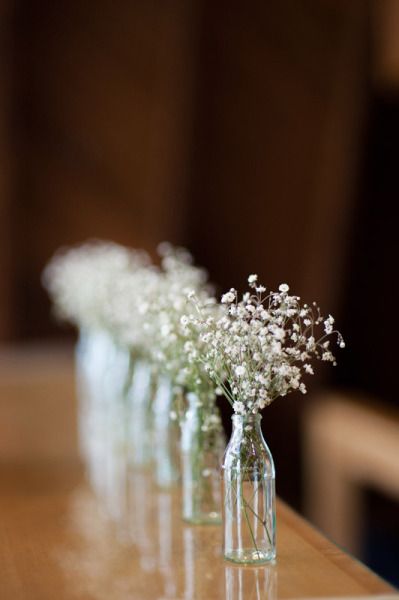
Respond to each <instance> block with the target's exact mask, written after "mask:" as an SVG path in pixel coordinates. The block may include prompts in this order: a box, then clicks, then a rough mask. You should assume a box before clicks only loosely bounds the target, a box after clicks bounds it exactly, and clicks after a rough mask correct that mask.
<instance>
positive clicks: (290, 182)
mask: <svg viewBox="0 0 399 600" xmlns="http://www.w3.org/2000/svg"><path fill="white" fill-rule="evenodd" d="M6 4H7V11H6V12H7V15H6V17H5V16H3V17H2V22H3V25H4V26H3V29H4V30H5V31H6V32H7V35H8V37H9V38H11V42H9V51H8V53H6V55H5V57H3V58H2V60H3V62H4V61H7V67H8V69H6V72H7V70H8V72H9V73H8V74H7V73H6V75H5V77H9V81H6V82H5V85H4V87H3V90H4V91H3V92H2V94H3V96H2V97H0V103H1V104H0V106H3V105H4V102H5V101H6V102H8V109H7V110H11V109H12V115H11V117H10V115H9V114H7V111H6V110H5V109H4V108H3V109H2V111H1V116H0V118H1V120H2V121H3V123H4V122H6V123H7V125H8V130H9V131H8V134H9V142H8V143H9V144H10V150H11V152H10V154H11V155H12V156H13V157H14V159H15V161H14V162H15V164H14V165H13V178H12V181H11V183H10V181H6V180H7V177H4V175H3V176H2V178H1V185H2V186H6V187H5V188H4V190H5V191H4V193H3V194H2V196H3V199H2V205H1V206H2V212H3V213H4V214H3V215H2V216H3V218H2V220H1V222H2V224H1V227H2V228H5V234H4V236H1V238H2V241H1V244H2V252H1V253H0V254H1V256H2V258H1V260H2V261H3V262H4V261H5V262H6V263H7V262H8V261H9V259H8V258H7V252H8V250H7V249H9V248H10V244H9V241H8V240H7V238H8V237H9V235H10V231H13V236H14V238H13V244H12V248H13V256H12V265H11V269H12V270H11V277H10V276H8V277H7V278H6V279H7V282H8V283H7V285H10V286H11V288H12V293H13V294H14V297H13V302H8V308H7V307H5V308H3V310H2V315H3V316H2V318H1V321H0V330H4V331H5V327H6V325H5V324H6V323H8V325H7V327H8V328H9V330H10V332H11V330H12V331H13V335H14V337H20V338H21V337H22V338H24V337H37V336H40V335H43V334H48V333H49V332H51V331H53V328H52V326H51V324H50V321H49V318H48V302H47V301H46V299H45V294H44V292H43V291H42V290H41V287H40V282H39V277H40V271H41V269H42V268H43V266H44V264H45V262H46V261H47V260H48V258H49V256H50V255H51V254H52V252H53V251H54V250H55V249H56V248H57V247H58V246H60V245H62V244H68V243H73V242H79V241H81V240H83V239H85V238H87V237H100V238H112V239H115V240H117V241H120V242H122V243H129V244H132V245H136V246H143V247H145V248H148V249H150V250H153V249H154V247H155V246H156V244H157V243H158V242H159V241H160V240H162V239H165V238H168V239H171V240H172V241H176V242H184V243H187V244H188V245H190V246H191V247H192V248H193V250H194V251H195V253H196V254H197V255H198V258H199V260H201V261H202V262H203V263H205V265H207V266H208V267H209V268H210V270H211V273H212V275H213V277H214V278H215V279H216V280H217V281H219V282H221V283H222V284H224V285H228V286H230V285H232V284H233V285H237V286H240V285H242V283H243V281H244V279H245V276H246V275H247V273H248V272H249V271H253V270H255V271H258V272H259V273H260V275H261V276H262V277H263V278H264V280H265V281H266V282H267V283H270V284H271V285H275V284H276V283H278V282H279V280H281V279H287V280H289V281H290V282H292V284H293V285H295V288H296V289H297V290H298V291H299V292H300V293H307V294H309V295H310V296H314V297H316V298H317V299H319V300H320V301H321V302H322V303H323V302H327V303H328V307H329V309H330V310H333V308H334V306H333V303H335V300H336V296H337V293H336V292H337V290H339V286H340V277H341V272H342V260H343V253H344V251H345V244H344V243H343V242H344V239H345V234H346V232H347V231H348V226H349V225H348V224H349V222H350V215H351V205H350V199H351V193H352V189H353V178H354V173H356V157H357V151H358V143H359V128H360V124H361V122H362V111H363V106H364V102H363V101H364V98H363V95H364V77H365V44H366V14H365V13H366V4H365V3H364V2H362V1H360V0H357V1H355V2H352V3H347V2H344V1H338V2H337V1H332V0H326V2H323V3H320V2H317V1H314V0H306V1H305V0H304V1H301V2H297V1H294V0H287V1H286V2H284V3H282V4H281V3H274V4H273V3H263V2H254V3H251V4H247V5H243V4H242V3H240V2H237V1H235V0H234V1H233V2H224V1H222V2H218V3H216V4H215V3H213V2H209V0H197V1H194V0H193V1H191V2H187V1H184V0H171V1H170V2H167V3H165V2H161V1H160V0H146V1H145V2H144V1H139V2H123V1H119V2H111V1H110V0H98V1H96V2H94V0H88V1H86V2H70V1H66V0H60V1H58V2H55V3H54V2H51V1H50V0H44V1H42V2H40V3H31V2H28V1H26V0H19V1H14V2H12V1H11V0H9V2H8V3H6ZM4 12H5V11H4V10H3V13H4ZM4 95H5V96H6V99H5V100H4ZM4 106H5V105H4ZM1 120H0V123H1ZM1 143H2V145H3V146H2V148H1V149H0V152H2V153H3V154H4V155H5V156H7V149H4V144H6V143H7V142H4V138H2V142H1ZM10 185H11V187H8V188H7V186H10ZM7 189H8V191H7ZM11 204H12V208H10V205H11ZM10 220H12V223H10V222H9V221H10ZM10 279H11V281H10ZM5 297H8V296H7V290H5V291H4V292H3V294H2V302H3V303H4V302H5V300H4V298H5ZM10 323H11V324H12V326H11V328H10V325H9V324H10Z"/></svg>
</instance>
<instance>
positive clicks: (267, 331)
mask: <svg viewBox="0 0 399 600" xmlns="http://www.w3.org/2000/svg"><path fill="white" fill-rule="evenodd" d="M256 282H257V276H256V275H250V276H249V277H248V283H249V287H250V288H251V289H252V290H254V292H245V293H244V294H243V296H242V299H241V300H239V299H238V298H237V292H236V291H235V290H233V289H232V290H230V291H229V292H227V293H226V294H224V295H223V296H222V302H221V304H220V305H219V309H220V312H219V316H217V317H215V318H212V319H209V317H207V315H206V311H205V310H204V307H202V306H201V303H200V302H197V303H196V309H197V316H195V317H194V319H193V322H192V326H193V327H194V328H196V329H197V331H198V336H199V339H200V340H201V343H202V344H203V345H202V346H201V349H200V350H199V352H198V355H197V360H199V361H200V362H202V364H204V365H206V371H207V373H208V375H209V376H210V377H211V378H212V379H213V380H214V382H215V383H216V384H217V385H218V387H220V388H221V390H222V391H223V394H224V395H225V396H226V397H227V399H228V400H229V402H230V403H231V405H232V407H233V410H234V411H235V412H236V413H237V414H251V413H256V412H258V411H259V410H262V409H263V408H264V407H265V406H267V405H268V404H270V403H271V402H272V401H273V400H274V399H275V398H277V397H278V396H285V395H286V394H287V393H289V392H291V391H294V390H299V391H300V392H301V393H302V394H305V393H306V392H307V390H306V386H305V384H304V383H303V382H302V376H303V375H305V374H309V375H313V374H314V371H313V367H312V365H311V364H310V362H309V361H310V360H311V359H312V358H314V359H319V360H324V361H329V362H332V363H333V364H335V357H334V356H333V354H332V353H331V351H330V350H329V341H328V340H325V337H326V335H330V334H331V333H335V334H336V335H337V341H338V345H339V346H340V347H343V346H344V341H343V339H342V336H341V335H340V334H339V332H336V331H334V330H333V329H332V326H333V323H334V320H333V318H332V317H331V315H329V316H328V317H327V319H323V317H322V316H321V314H320V309H319V308H318V306H317V304H313V305H312V306H309V305H308V304H303V305H301V304H300V297H299V296H293V295H289V294H288V292H289V286H288V285H287V284H286V283H282V284H281V285H280V286H279V291H278V292H269V294H268V295H267V296H266V297H263V293H264V291H265V287H264V286H261V285H257V283H256ZM233 302H234V303H233ZM321 324H324V329H325V335H323V336H322V337H320V338H316V331H317V329H318V328H319V327H320V325H321Z"/></svg>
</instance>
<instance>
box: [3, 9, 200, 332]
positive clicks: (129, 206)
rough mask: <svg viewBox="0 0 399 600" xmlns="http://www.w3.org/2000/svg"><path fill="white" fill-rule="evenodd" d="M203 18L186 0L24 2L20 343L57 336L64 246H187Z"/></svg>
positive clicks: (20, 33)
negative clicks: (55, 298) (53, 307)
mask: <svg viewBox="0 0 399 600" xmlns="http://www.w3.org/2000/svg"><path fill="white" fill-rule="evenodd" d="M193 10H194V7H193V6H192V5H191V3H190V2H185V1H183V0H172V1H170V2H168V3H164V2H161V1H159V0H148V1H147V0H146V1H145V2H116V3H115V2H111V1H110V0H100V1H96V2H94V1H86V2H70V1H69V0H68V1H67V0H65V1H62V0H61V1H58V2H51V1H50V0H48V1H46V0H44V1H42V2H39V3H30V2H25V1H20V2H16V3H15V5H14V11H13V15H12V17H11V19H10V28H11V30H12V35H13V47H12V69H13V73H14V82H13V87H12V99H13V111H14V114H13V123H12V127H13V130H12V136H13V144H14V146H15V153H16V156H17V166H18V174H17V176H16V181H15V190H14V197H13V202H14V203H15V206H16V208H15V210H14V219H15V221H16V222H17V236H18V245H17V246H16V248H15V249H16V250H17V253H18V254H17V256H16V257H15V261H14V273H15V278H16V281H15V285H16V287H17V288H18V293H17V296H18V302H17V304H16V305H15V306H14V318H15V320H16V323H17V331H16V332H15V333H16V335H17V336H19V337H26V336H28V337H37V336H40V335H41V334H43V333H48V332H50V331H51V329H52V326H51V324H50V321H49V318H48V312H49V311H48V308H49V306H48V302H47V301H46V298H45V293H44V292H43V290H42V289H41V287H40V281H39V278H40V272H41V270H42V268H43V266H44V264H45V263H46V261H47V260H48V259H49V257H50V256H51V254H52V253H53V252H54V251H55V249H56V248H58V247H59V246H60V245H62V244H70V243H75V242H80V241H82V240H84V239H86V238H88V237H98V238H105V239H113V240H116V241H119V242H121V243H126V244H131V245H133V246H137V247H144V248H147V249H149V250H153V249H154V247H155V246H156V245H157V243H158V242H159V241H160V240H163V239H165V238H167V239H179V238H181V237H182V233H181V231H182V226H183V225H182V223H183V220H184V210H185V204H184V196H185V176H186V173H187V170H188V167H187V156H188V155H189V153H188V151H187V146H188V142H189V139H188V138H189V132H190V124H191V120H192V119H191V114H190V111H191V106H192V86H193V79H192V78H193V75H194V73H195V69H194V68H193V64H192V61H193V56H194V50H193V47H192V46H193V43H194V40H195V30H193V28H194V27H195V25H196V23H195V22H194V21H193ZM32 310H33V314H32ZM53 329H54V327H53Z"/></svg>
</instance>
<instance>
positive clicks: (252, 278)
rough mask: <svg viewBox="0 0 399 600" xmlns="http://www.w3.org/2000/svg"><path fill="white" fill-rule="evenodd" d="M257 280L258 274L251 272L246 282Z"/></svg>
mask: <svg viewBox="0 0 399 600" xmlns="http://www.w3.org/2000/svg"><path fill="white" fill-rule="evenodd" d="M257 280H258V276H257V275H255V274H253V275H250V276H249V277H248V283H256V281H257Z"/></svg>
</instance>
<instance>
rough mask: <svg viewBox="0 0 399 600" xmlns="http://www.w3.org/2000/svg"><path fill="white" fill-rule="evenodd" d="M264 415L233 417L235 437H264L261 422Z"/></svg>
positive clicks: (235, 415)
mask: <svg viewBox="0 0 399 600" xmlns="http://www.w3.org/2000/svg"><path fill="white" fill-rule="evenodd" d="M261 419H262V415H260V414H256V415H253V414H249V415H237V414H234V415H233V416H232V417H231V420H232V422H233V432H232V434H233V436H235V435H257V434H259V435H262V429H261V426H260V422H261Z"/></svg>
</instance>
